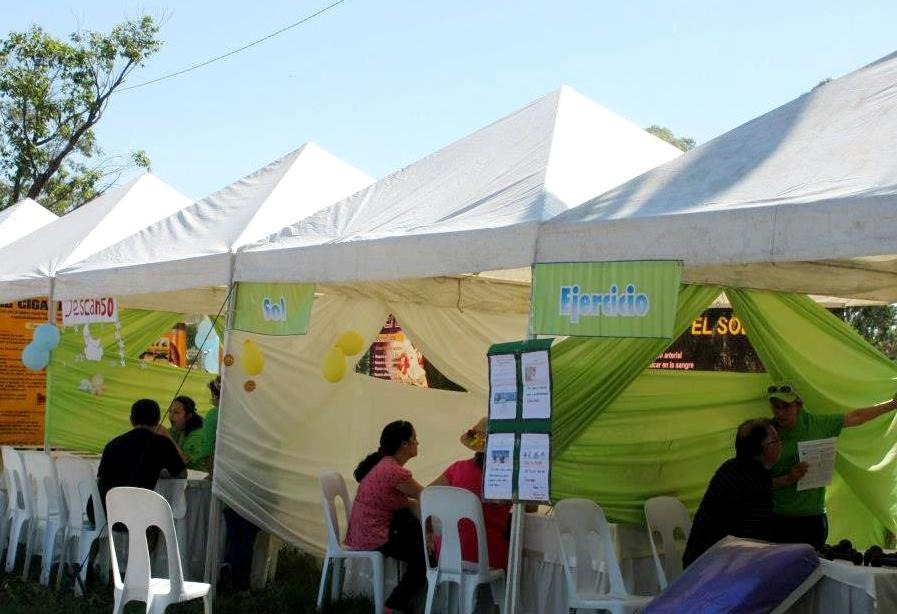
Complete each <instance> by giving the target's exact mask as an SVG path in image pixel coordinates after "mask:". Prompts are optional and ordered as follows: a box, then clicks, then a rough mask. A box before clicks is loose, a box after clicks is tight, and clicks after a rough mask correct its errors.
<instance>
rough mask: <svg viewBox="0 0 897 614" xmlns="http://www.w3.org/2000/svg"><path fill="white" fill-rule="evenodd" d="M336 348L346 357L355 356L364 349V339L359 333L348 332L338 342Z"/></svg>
mask: <svg viewBox="0 0 897 614" xmlns="http://www.w3.org/2000/svg"><path fill="white" fill-rule="evenodd" d="M336 347H338V348H339V349H340V350H342V352H343V354H345V355H346V356H355V355H356V354H357V353H358V352H360V351H361V350H362V349H363V348H364V339H363V338H362V337H361V335H360V334H358V332H356V331H354V330H347V331H346V332H344V333H343V334H342V335H340V336H339V339H337V340H336Z"/></svg>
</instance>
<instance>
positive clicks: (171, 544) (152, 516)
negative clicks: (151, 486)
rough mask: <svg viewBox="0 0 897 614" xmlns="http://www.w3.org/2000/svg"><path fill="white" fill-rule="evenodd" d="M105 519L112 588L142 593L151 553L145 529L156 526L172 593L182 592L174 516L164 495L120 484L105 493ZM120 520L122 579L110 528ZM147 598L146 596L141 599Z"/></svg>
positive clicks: (146, 585) (181, 571)
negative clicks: (124, 554) (124, 542)
mask: <svg viewBox="0 0 897 614" xmlns="http://www.w3.org/2000/svg"><path fill="white" fill-rule="evenodd" d="M106 520H107V522H108V525H107V526H108V535H109V548H110V549H111V552H110V554H111V557H110V558H111V559H112V580H113V581H114V582H115V587H116V588H118V589H120V590H124V591H126V592H128V593H130V594H144V593H147V592H148V591H149V584H150V552H149V544H148V543H147V540H146V530H147V529H148V528H149V527H158V528H159V529H160V530H161V531H162V535H163V536H164V537H165V546H166V552H167V554H168V574H169V576H170V577H169V580H170V582H171V593H172V594H173V595H179V594H180V593H181V592H182V591H183V586H184V572H183V569H182V568H181V555H180V552H179V551H178V540H177V533H176V532H175V529H174V517H173V516H172V515H171V507H170V506H169V505H168V502H167V501H166V500H165V497H163V496H162V495H160V494H159V493H157V492H154V491H152V490H146V489H145V488H134V487H131V486H122V487H119V488H113V489H112V490H110V491H109V492H108V493H106ZM118 523H121V524H123V525H125V527H127V529H128V560H127V562H126V565H127V570H126V571H125V578H124V581H122V578H121V571H120V570H119V568H118V557H117V556H116V555H115V550H114V548H115V540H114V538H113V534H112V527H113V526H115V525H116V524H118ZM143 601H147V599H143Z"/></svg>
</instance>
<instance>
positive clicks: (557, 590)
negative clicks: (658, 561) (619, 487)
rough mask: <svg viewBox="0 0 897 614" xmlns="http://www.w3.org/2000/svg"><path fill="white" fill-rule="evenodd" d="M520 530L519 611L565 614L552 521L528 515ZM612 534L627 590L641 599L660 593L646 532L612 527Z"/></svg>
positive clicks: (564, 587)
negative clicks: (521, 547) (521, 559)
mask: <svg viewBox="0 0 897 614" xmlns="http://www.w3.org/2000/svg"><path fill="white" fill-rule="evenodd" d="M523 529H524V532H523V569H522V577H521V582H520V586H521V596H520V603H521V608H522V611H523V612H524V613H526V614H541V613H543V612H564V611H565V610H564V606H565V604H566V599H567V585H566V580H565V579H564V567H563V564H562V563H561V555H560V550H559V544H558V539H557V528H556V526H555V520H554V518H553V517H551V516H546V515H544V514H541V513H534V514H527V515H526V518H525V523H524V527H523ZM611 532H612V533H613V536H614V543H615V544H616V546H617V558H618V560H619V561H620V569H621V571H622V572H623V581H624V582H625V583H626V588H627V589H628V590H629V591H630V592H632V593H635V594H640V595H656V594H657V593H658V592H660V587H659V584H658V582H657V572H656V570H655V566H654V558H653V557H652V555H651V542H650V541H649V539H648V532H647V530H646V529H645V528H644V527H636V526H630V525H615V524H612V525H611Z"/></svg>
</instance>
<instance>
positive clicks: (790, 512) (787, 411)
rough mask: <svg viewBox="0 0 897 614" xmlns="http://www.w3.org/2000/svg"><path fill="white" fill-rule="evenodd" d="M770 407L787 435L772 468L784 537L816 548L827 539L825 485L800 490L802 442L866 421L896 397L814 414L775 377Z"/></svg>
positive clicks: (778, 519)
mask: <svg viewBox="0 0 897 614" xmlns="http://www.w3.org/2000/svg"><path fill="white" fill-rule="evenodd" d="M767 394H768V398H769V407H770V409H772V414H773V416H775V425H776V429H777V430H778V432H779V434H780V436H781V438H782V456H781V458H780V459H779V461H778V462H777V463H775V465H774V466H773V467H772V475H773V478H772V487H773V494H772V502H773V511H774V512H775V514H776V524H777V525H778V526H779V528H780V531H781V534H782V541H787V542H789V543H798V544H802V543H806V544H810V545H811V546H813V547H814V548H816V549H817V550H818V549H819V548H821V547H822V545H823V544H824V543H825V542H826V540H827V539H828V517H827V516H826V514H825V488H808V489H806V490H798V489H797V483H798V482H799V481H800V479H801V478H802V477H803V476H804V475H805V474H806V473H807V468H808V467H807V464H806V463H801V462H799V461H800V459H799V458H798V451H797V444H798V443H799V442H801V441H812V440H814V439H827V438H830V437H837V436H838V435H840V434H841V429H842V428H850V427H853V426H860V425H862V424H866V423H867V422H869V421H870V420H873V419H875V418H877V417H879V416H882V415H884V414H886V413H888V412H891V411H894V409H897V398H895V399H891V400H889V401H885V402H884V403H879V404H878V405H872V406H871V407H862V408H860V409H854V410H852V411H849V412H847V413H846V414H841V413H819V414H816V413H810V412H808V411H806V410H805V409H804V408H803V406H804V402H803V399H801V398H800V395H798V393H797V389H796V388H795V387H794V385H793V384H792V383H791V382H776V383H774V384H773V385H772V386H770V387H769V389H768V390H767Z"/></svg>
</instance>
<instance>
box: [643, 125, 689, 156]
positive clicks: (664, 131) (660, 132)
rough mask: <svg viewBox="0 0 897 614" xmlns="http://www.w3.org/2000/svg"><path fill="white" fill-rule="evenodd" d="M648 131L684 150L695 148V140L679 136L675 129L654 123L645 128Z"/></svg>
mask: <svg viewBox="0 0 897 614" xmlns="http://www.w3.org/2000/svg"><path fill="white" fill-rule="evenodd" d="M645 130H646V131H648V132H650V133H651V134H653V135H654V136H656V137H657V138H659V139H663V140H664V141H666V142H667V143H669V144H670V145H672V146H673V147H678V148H679V149H681V150H682V151H688V150H690V149H694V148H695V140H694V139H689V138H686V137H679V136H676V135H675V134H673V131H672V130H670V129H669V128H664V127H663V126H658V125H657V124H653V125H651V126H648V127H647V128H645Z"/></svg>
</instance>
